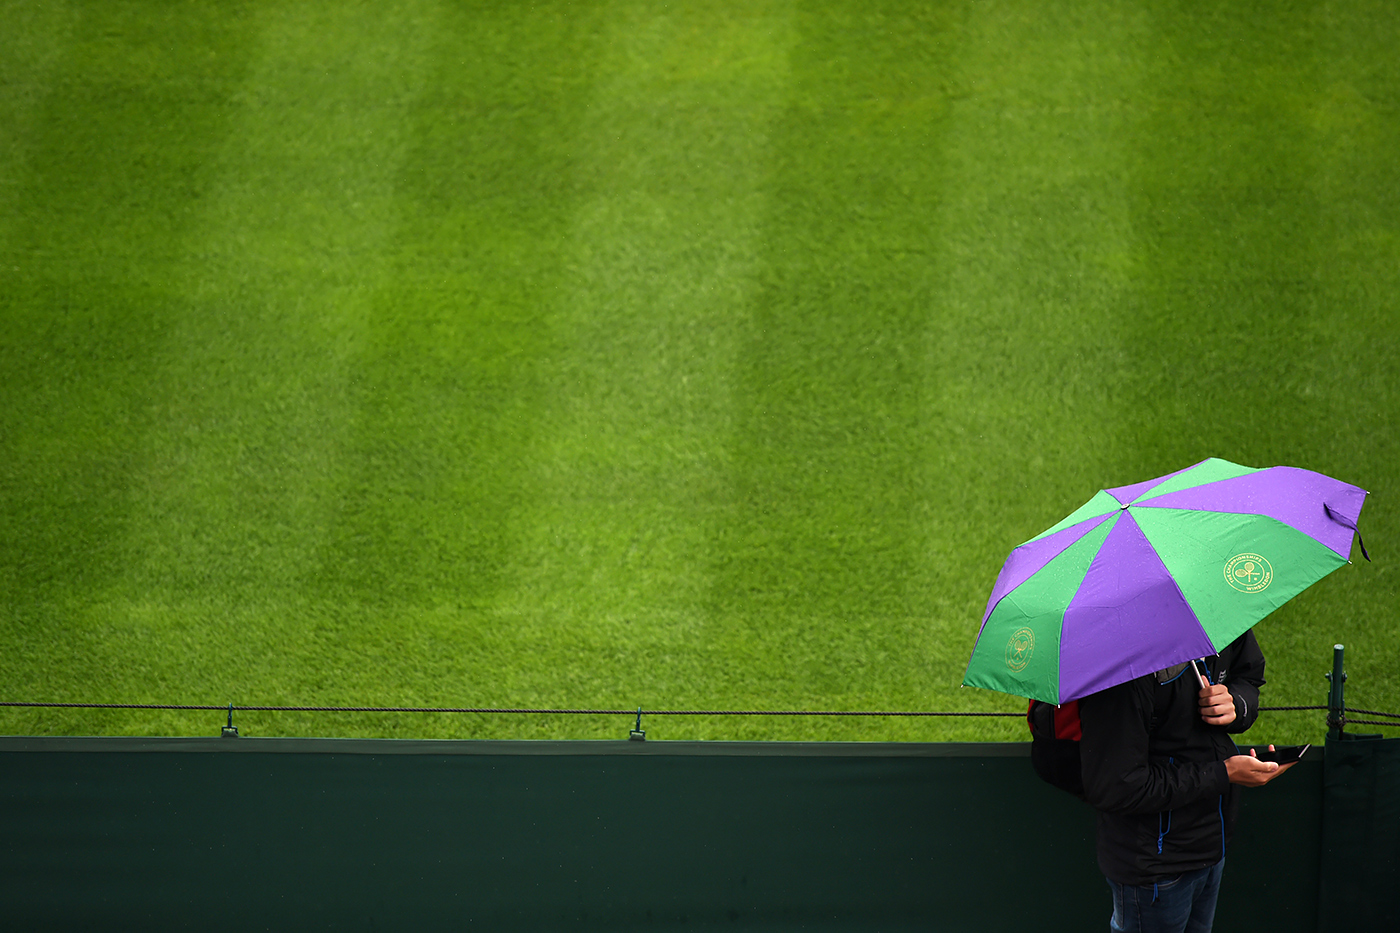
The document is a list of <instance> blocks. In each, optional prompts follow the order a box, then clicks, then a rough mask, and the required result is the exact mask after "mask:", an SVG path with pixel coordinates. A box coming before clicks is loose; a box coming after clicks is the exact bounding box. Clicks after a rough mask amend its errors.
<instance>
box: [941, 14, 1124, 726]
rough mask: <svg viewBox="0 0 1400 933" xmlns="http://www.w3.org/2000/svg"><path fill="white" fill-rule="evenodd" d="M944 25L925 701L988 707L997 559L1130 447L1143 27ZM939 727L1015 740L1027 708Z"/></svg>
mask: <svg viewBox="0 0 1400 933" xmlns="http://www.w3.org/2000/svg"><path fill="white" fill-rule="evenodd" d="M1048 23H1054V28H1047V24H1048ZM960 34H961V42H960V49H961V54H960V58H959V61H958V68H957V71H956V72H955V73H954V74H953V75H952V77H951V79H950V86H951V93H952V97H953V100H952V104H951V116H950V126H949V130H948V137H949V140H950V142H949V146H948V151H947V153H946V157H945V163H946V166H947V168H946V173H945V176H944V177H943V179H942V180H941V181H942V187H941V192H940V194H941V198H942V200H941V203H940V205H939V210H938V216H937V221H936V232H935V243H936V244H937V255H938V262H939V273H940V275H939V279H938V292H937V294H936V295H935V298H934V302H933V306H934V307H935V308H936V314H937V317H936V327H935V328H934V329H933V330H932V332H931V338H930V340H929V341H928V345H927V350H926V354H925V355H924V357H923V358H922V359H921V361H920V363H921V365H920V372H922V373H923V374H924V378H925V379H926V380H927V382H926V389H925V394H926V396H927V398H928V399H929V408H928V411H927V414H926V419H927V420H926V423H927V425H928V430H927V433H926V434H925V436H924V438H923V446H922V448H921V451H920V452H921V455H922V456H923V457H924V458H925V461H926V462H927V463H928V469H929V471H930V475H931V477H932V481H931V482H930V483H929V493H928V498H929V500H930V501H931V502H932V503H934V504H935V507H933V508H930V510H929V514H928V516H927V518H926V519H925V521H926V527H927V531H926V534H927V538H926V540H927V545H926V547H925V550H924V552H923V554H922V555H921V558H922V562H923V563H924V564H926V565H927V566H929V567H931V568H933V570H932V572H931V577H932V580H933V583H932V585H931V586H930V587H929V599H928V603H927V605H928V610H927V612H928V619H929V622H928V633H927V635H926V636H925V639H924V641H923V647H924V649H925V651H926V653H927V658H928V661H927V663H928V665H929V668H930V676H929V687H928V692H927V694H926V695H927V700H926V702H927V703H928V704H929V705H930V706H931V707H933V708H982V709H1004V708H1005V704H1006V698H1005V697H1004V696H1002V695H1000V694H996V693H992V692H988V691H979V690H960V689H958V687H957V686H956V685H957V684H959V683H960V682H961V680H962V675H963V671H964V669H965V667H966V663H967V658H968V655H969V653H970V651H971V647H972V644H973V642H974V640H975V637H976V634H977V628H978V621H979V620H980V619H981V617H982V614H983V610H984V608H985V606H986V600H987V596H988V594H989V593H990V591H991V587H992V582H993V581H994V580H995V578H996V574H997V571H998V569H999V568H1000V566H1001V563H1002V561H1003V560H1005V558H1006V556H1007V554H1008V553H1010V551H1011V550H1012V548H1014V547H1016V546H1017V545H1019V544H1020V543H1021V542H1023V541H1025V540H1027V539H1029V538H1031V537H1033V536H1034V535H1036V534H1038V533H1039V532H1041V531H1043V530H1044V529H1046V528H1048V527H1050V526H1051V525H1053V524H1055V523H1056V522H1057V521H1059V520H1060V519H1061V518H1063V517H1064V516H1066V515H1068V514H1069V513H1070V512H1072V511H1073V510H1074V509H1076V508H1078V507H1079V506H1080V505H1082V504H1083V503H1084V502H1085V501H1087V500H1088V499H1089V498H1090V497H1091V496H1092V495H1093V494H1094V492H1095V491H1096V490H1098V489H1099V488H1101V487H1102V486H1107V485H1113V483H1112V482H1110V480H1112V479H1114V478H1120V477H1122V476H1123V473H1122V472H1120V470H1121V469H1123V468H1125V467H1126V466H1128V465H1130V456H1131V451H1130V450H1127V449H1125V447H1124V446H1123V444H1122V440H1121V436H1120V429H1119V427H1118V421H1119V418H1120V412H1119V408H1118V406H1119V402H1120V397H1121V395H1122V391H1123V389H1122V387H1123V385H1124V383H1125V381H1127V380H1130V379H1131V374H1130V373H1129V372H1128V364H1127V354H1126V351H1125V348H1124V347H1123V345H1122V335H1121V329H1120V321H1121V319H1122V318H1123V317H1124V316H1125V315H1131V314H1132V313H1134V309H1133V308H1132V307H1131V304H1130V302H1129V296H1130V262H1129V260H1130V256H1131V249H1132V239H1133V231H1132V227H1131V223H1130V214H1129V210H1130V200H1129V192H1128V183H1129V166H1128V163H1129V161H1130V159H1131V152H1132V145H1131V136H1132V128H1133V111H1132V107H1133V101H1134V100H1135V99H1136V98H1137V96H1138V95H1139V93H1140V87H1141V82H1142V81H1143V77H1144V73H1143V61H1144V60H1145V59H1146V58H1147V57H1148V56H1149V54H1150V44H1149V42H1148V34H1147V29H1146V24H1145V23H1144V22H1143V21H1142V17H1141V16H1140V15H1139V14H1138V13H1137V12H1136V11H1135V10H1133V9H1131V8H1125V7H1122V6H1121V5H1116V4H1114V5H1110V4H1087V5H1086V4H1082V3H1069V2H1064V3H1052V4H1048V5H1044V6H1041V7H1038V8H1037V9H1036V11H1035V12H1034V14H1032V13H1030V12H1028V10H1027V9H1026V8H1025V7H1021V6H1017V5H1012V4H1000V5H978V6H976V7H975V8H972V9H971V11H970V13H969V15H968V17H967V19H966V21H965V23H964V24H963V25H962V27H961V29H960ZM943 735H946V736H948V737H952V738H959V739H971V738H973V737H988V736H996V737H998V738H1008V739H1021V738H1023V737H1024V725H1023V724H1019V723H1016V722H1014V721H1005V722H994V723H981V722H977V723H970V722H969V723H960V724H958V725H956V726H954V727H952V728H950V729H948V730H946V732H943V733H940V736H943Z"/></svg>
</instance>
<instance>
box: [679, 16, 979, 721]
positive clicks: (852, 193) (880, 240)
mask: <svg viewBox="0 0 1400 933" xmlns="http://www.w3.org/2000/svg"><path fill="white" fill-rule="evenodd" d="M956 29H957V16H955V15H949V14H947V13H928V12H926V11H922V10H911V9H909V8H908V7H906V6H905V5H902V4H873V5H867V6H865V7H862V8H861V9H860V10H854V9H852V10H843V11H832V10H831V9H829V8H822V9H814V8H812V7H803V8H802V9H801V10H800V13H799V16H798V19H797V30H798V36H799V40H798V42H797V44H796V45H795V47H794V50H793V54H792V57H791V62H792V64H791V69H792V78H791V87H792V91H791V92H790V96H789V100H788V102H787V105H786V108H785V111H784V113H783V115H782V119H781V121H780V122H778V123H777V125H776V126H775V128H774V142H775V145H774V151H775V155H774V170H773V174H772V181H771V188H772V195H771V197H770V199H769V208H768V211H767V214H766V217H765V230H764V236H763V239H762V253H761V255H762V263H761V265H760V283H761V291H760V292H759V293H758V296H757V299H756V300H755V302H754V309H755V310H754V313H753V314H752V316H751V318H750V319H749V320H747V321H746V322H745V324H744V328H743V333H742V336H743V342H742V344H741V353H740V355H739V356H738V358H737V360H736V364H735V382H736V389H735V391H734V392H733V394H732V397H733V399H734V405H735V420H734V426H733V429H732V432H731V434H730V436H729V438H728V441H727V446H728V450H729V453H728V457H729V460H730V463H731V471H732V476H733V479H732V481H731V482H732V490H731V491H730V493H729V496H730V498H729V500H728V503H727V508H726V510H725V513H724V519H725V521H724V523H723V525H721V526H720V527H719V528H718V529H717V534H716V537H715V539H714V543H713V546H712V549H711V560H712V562H713V563H712V571H711V572H712V573H713V575H714V581H713V584H712V589H711V593H710V597H709V598H710V604H709V620H708V626H707V628H706V632H705V639H704V641H703V642H702V643H700V644H698V645H697V654H698V656H699V657H700V658H701V659H702V660H703V662H704V667H703V669H702V673H703V677H702V678H701V679H700V681H699V683H698V684H697V687H696V689H697V690H698V691H700V692H701V696H702V698H703V700H702V702H704V703H705V704H719V703H724V704H725V705H730V704H736V705H740V706H751V707H757V708H773V707H775V706H782V705H783V704H786V705H788V706H795V707H798V708H802V707H805V708H808V709H831V708H837V709H840V708H846V709H859V708H865V709H869V708H897V709H909V708H916V709H917V708H928V707H927V706H926V697H925V692H926V689H927V686H928V681H927V675H928V672H929V668H928V666H927V665H926V663H925V659H924V658H923V657H922V656H921V649H922V647H923V645H924V637H923V636H924V633H925V632H926V631H927V625H928V619H927V615H926V611H927V608H928V605H929V593H928V587H929V580H930V568H929V567H928V566H927V565H925V564H924V562H923V557H924V550H925V541H926V539H925V531H926V529H927V522H928V512H929V508H930V505H931V502H930V498H929V494H930V492H934V493H935V495H937V492H936V491H935V490H933V489H932V488H931V487H932V486H933V485H935V483H936V481H934V480H933V478H932V477H931V476H930V474H929V471H928V464H927V463H926V461H925V459H924V454H925V449H924V444H925V440H926V437H927V431H928V428H929V423H928V420H927V413H928V399H927V397H926V395H925V380H924V375H923V372H922V368H921V364H922V361H923V358H924V354H925V352H926V348H927V345H928V342H929V336H928V334H929V330H930V328H931V327H933V326H935V322H936V320H937V314H938V311H937V309H936V308H935V307H934V292H935V291H936V277H937V257H936V255H935V253H936V246H935V243H934V240H935V233H936V214H937V207H938V203H939V199H940V198H941V196H942V189H943V184H942V182H943V172H944V170H945V162H944V157H943V149H944V147H945V146H946V144H947V140H946V133H947V128H948V114H949V97H948V84H949V74H950V71H951V69H952V68H954V67H955V65H956V56H957V54H959V52H960V50H959V49H958V48H957V45H956ZM748 670H759V671H762V672H763V674H762V676H760V677H757V678H755V677H753V676H751V675H749V674H746V671H748ZM696 725H697V727H698V726H699V725H700V724H696ZM921 725H922V728H920V727H919V726H913V725H911V724H910V722H909V721H907V720H906V721H884V720H837V721H831V720H826V721H820V722H818V721H815V720H794V721H792V722H791V723H783V724H782V725H781V729H782V730H783V734H785V735H788V736H791V737H802V738H809V737H816V736H822V737H833V738H837V737H839V738H845V739H854V738H867V737H870V736H873V735H876V734H879V735H885V736H901V737H905V736H908V735H911V734H923V735H929V734H931V733H932V732H933V731H935V730H933V729H930V728H928V726H927V724H926V723H925V724H921ZM670 728H672V727H670V726H669V724H668V731H669V729H670ZM708 728H709V730H710V731H709V732H708V733H707V734H709V735H718V734H731V735H738V736H742V737H745V738H761V737H771V736H772V735H774V734H775V729H776V728H778V726H777V724H776V723H775V722H774V721H763V720H754V721H743V722H736V723H714V724H709V726H708Z"/></svg>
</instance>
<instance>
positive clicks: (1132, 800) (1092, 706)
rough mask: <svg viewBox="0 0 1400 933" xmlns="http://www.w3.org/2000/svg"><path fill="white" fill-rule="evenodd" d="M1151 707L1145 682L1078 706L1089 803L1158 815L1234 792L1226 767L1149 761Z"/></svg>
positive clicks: (1107, 692)
mask: <svg viewBox="0 0 1400 933" xmlns="http://www.w3.org/2000/svg"><path fill="white" fill-rule="evenodd" d="M1151 701H1152V695H1151V693H1150V690H1149V687H1148V685H1146V684H1145V682H1144V679H1143V678H1139V679H1138V680H1133V681H1129V682H1128V683H1126V684H1119V685H1118V686H1116V687H1110V688H1109V689H1107V690H1104V691H1101V692H1099V693H1095V694H1093V695H1092V696H1087V697H1085V698H1084V699H1082V700H1080V701H1079V724H1080V729H1081V730H1082V737H1081V738H1080V742H1079V758H1080V766H1081V769H1082V771H1083V774H1084V798H1085V799H1086V800H1087V801H1088V802H1089V804H1090V805H1091V806H1093V807H1094V808H1095V809H1097V810H1104V811H1107V812H1110V813H1124V814H1141V813H1156V812H1159V811H1162V810H1173V809H1176V808H1177V807H1180V806H1184V805H1186V804H1188V803H1191V802H1192V801H1195V800H1199V799H1201V798H1203V797H1207V796H1214V795H1216V794H1222V793H1224V792H1225V791H1226V789H1227V788H1228V787H1229V783H1230V782H1229V778H1228V776H1227V774H1226V771H1225V764H1224V763H1223V762H1220V761H1212V762H1196V763H1187V762H1170V761H1152V760H1151V759H1149V757H1148V740H1149V729H1150V727H1151V719H1152V702H1151Z"/></svg>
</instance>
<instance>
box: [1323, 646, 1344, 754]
mask: <svg viewBox="0 0 1400 933" xmlns="http://www.w3.org/2000/svg"><path fill="white" fill-rule="evenodd" d="M1342 650H1343V649H1342V646H1341V645H1333V646H1332V672H1331V673H1329V674H1324V675H1323V676H1324V677H1326V678H1327V679H1328V680H1329V681H1331V683H1332V685H1331V687H1329V688H1328V690H1327V738H1328V740H1338V739H1340V738H1341V737H1342V729H1343V727H1344V726H1345V724H1346V704H1345V703H1344V702H1343V700H1342V684H1344V683H1346V682H1347V672H1346V671H1344V670H1343V669H1342Z"/></svg>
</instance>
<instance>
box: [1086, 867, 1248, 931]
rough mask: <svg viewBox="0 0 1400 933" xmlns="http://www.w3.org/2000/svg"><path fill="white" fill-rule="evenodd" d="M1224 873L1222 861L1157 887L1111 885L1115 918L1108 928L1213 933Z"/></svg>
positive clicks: (1114, 929) (1189, 872)
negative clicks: (1212, 928)
mask: <svg viewBox="0 0 1400 933" xmlns="http://www.w3.org/2000/svg"><path fill="white" fill-rule="evenodd" d="M1224 870H1225V860H1224V859H1223V858H1222V859H1221V860H1220V861H1218V862H1216V863H1215V864H1214V865H1211V866H1210V867H1209V868H1201V869H1197V870H1196V871H1188V872H1187V873H1186V874H1184V875H1180V876H1179V877H1176V878H1169V879H1167V880H1166V881H1163V882H1161V883H1159V884H1157V885H1150V884H1117V883H1115V882H1113V881H1110V882H1109V883H1108V886H1109V887H1110V888H1112V889H1113V917H1112V919H1111V920H1109V923H1108V928H1109V929H1110V930H1111V931H1113V933H1210V925H1211V923H1212V922H1213V921H1214V920H1215V899H1216V897H1217V896H1218V895H1219V894H1220V875H1221V873H1222V872H1223V871H1224ZM1154 887H1155V888H1156V890H1155V891H1154V890H1153V889H1154Z"/></svg>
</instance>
